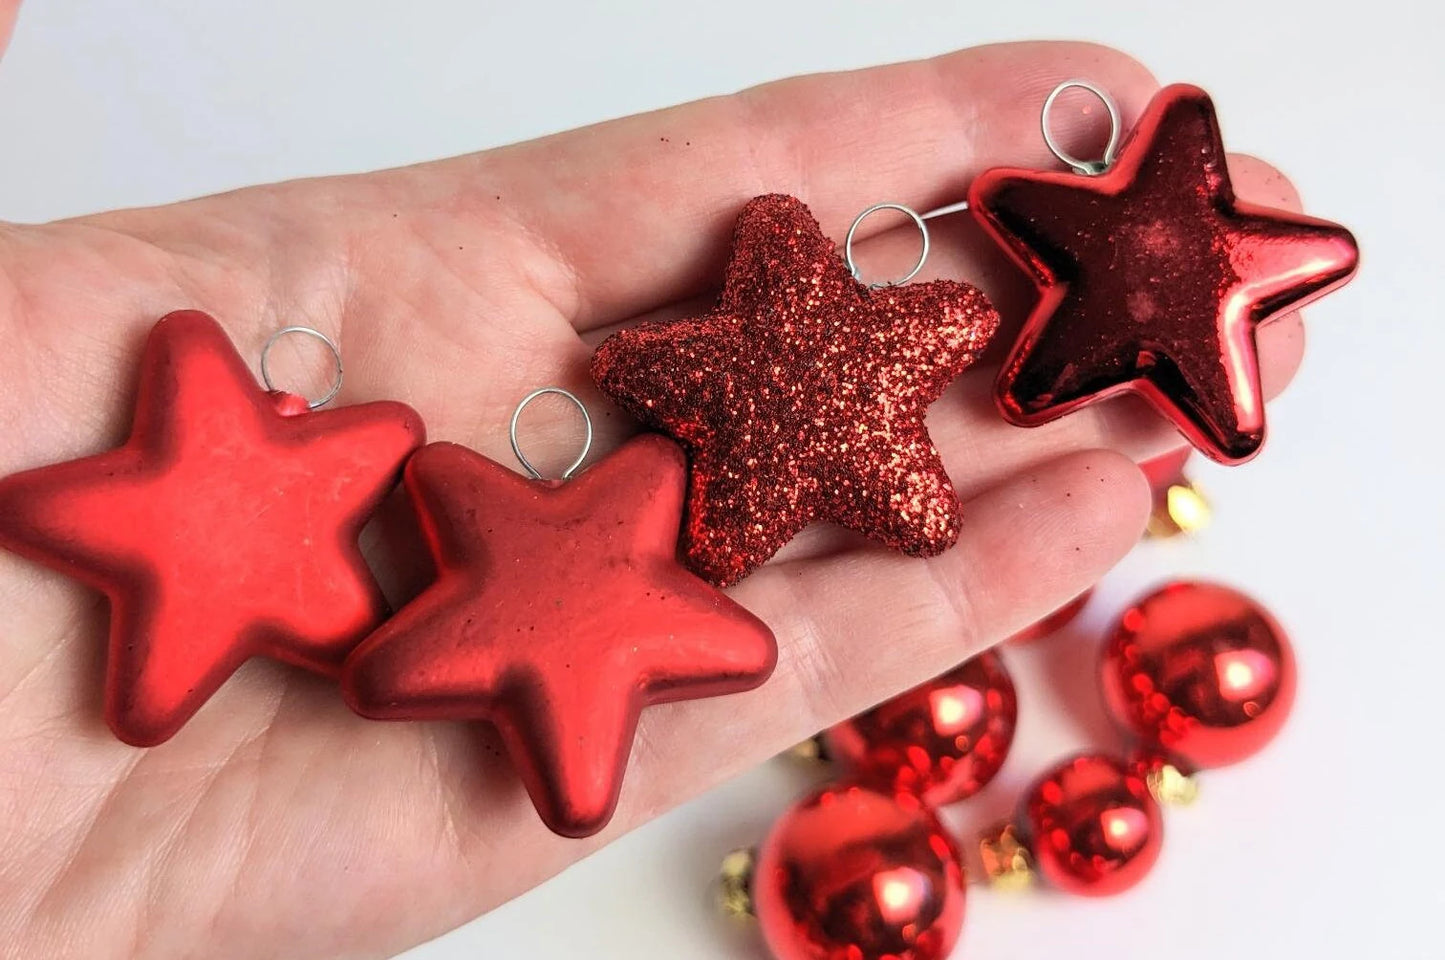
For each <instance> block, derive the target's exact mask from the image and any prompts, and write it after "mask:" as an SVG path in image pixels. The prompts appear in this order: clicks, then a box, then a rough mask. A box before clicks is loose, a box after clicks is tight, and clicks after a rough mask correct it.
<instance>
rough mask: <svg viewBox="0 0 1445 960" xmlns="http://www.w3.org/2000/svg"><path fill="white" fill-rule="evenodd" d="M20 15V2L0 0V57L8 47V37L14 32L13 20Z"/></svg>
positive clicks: (16, 0) (17, 0)
mask: <svg viewBox="0 0 1445 960" xmlns="http://www.w3.org/2000/svg"><path fill="white" fill-rule="evenodd" d="M19 15H20V0H0V56H3V55H4V54H5V50H6V48H7V47H9V46H10V35H11V34H12V33H13V32H14V31H15V18H16V17H18V16H19Z"/></svg>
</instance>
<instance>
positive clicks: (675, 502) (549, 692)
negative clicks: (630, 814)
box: [342, 434, 777, 837]
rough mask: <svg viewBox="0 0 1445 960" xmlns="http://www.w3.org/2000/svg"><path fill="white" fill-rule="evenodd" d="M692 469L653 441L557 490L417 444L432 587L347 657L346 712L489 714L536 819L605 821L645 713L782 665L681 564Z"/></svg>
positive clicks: (598, 825)
mask: <svg viewBox="0 0 1445 960" xmlns="http://www.w3.org/2000/svg"><path fill="white" fill-rule="evenodd" d="M686 469H687V468H686V462H685V459H684V457H683V452H682V450H681V449H679V448H678V447H677V445H676V444H674V443H672V442H670V441H668V440H666V439H665V438H663V437H660V436H658V435H656V434H649V435H645V436H642V437H639V438H637V439H635V440H633V441H631V442H630V443H628V444H627V445H626V446H624V447H623V448H622V449H621V450H619V451H618V452H617V453H615V454H613V455H612V456H611V457H608V458H607V459H606V460H604V461H602V462H601V463H599V464H597V465H596V466H594V467H593V468H591V469H590V470H588V471H587V472H585V473H583V474H582V475H581V476H579V477H577V478H576V479H573V480H568V481H560V482H558V481H539V480H528V479H526V478H523V477H521V476H519V475H518V474H515V473H513V472H512V471H510V470H508V469H506V468H505V467H503V466H501V465H499V464H497V463H494V462H493V461H491V460H488V459H487V458H486V457H483V456H482V455H481V454H478V453H474V452H472V451H471V450H468V449H467V448H465V447H461V446H457V445H456V444H450V443H434V444H431V445H430V446H427V447H424V448H423V449H422V450H420V451H419V452H418V453H417V454H416V455H415V456H413V457H412V459H411V461H410V462H409V463H408V464H407V467H406V471H405V479H404V483H405V486H406V489H407V491H408V492H409V493H410V495H411V498H412V502H413V503H414V505H415V507H416V511H417V515H418V518H419V520H420V523H421V529H422V532H423V535H424V537H425V540H426V543H427V545H428V547H429V548H430V550H431V554H432V557H433V559H434V560H435V563H436V569H437V579H436V582H435V583H433V584H432V585H431V586H430V587H428V588H427V589H426V590H425V591H423V593H422V594H421V595H420V596H419V597H417V598H416V599H415V600H413V601H412V602H411V603H410V604H408V605H407V606H405V607H403V608H402V609H401V610H400V611H399V612H398V613H397V614H396V615H395V616H394V617H392V618H391V619H390V620H388V621H387V622H386V623H385V624H383V625H382V626H381V628H380V629H378V630H377V631H376V633H374V634H373V635H372V636H371V637H370V638H368V639H367V640H366V641H365V642H363V643H362V644H361V646H360V647H358V648H357V649H356V651H355V652H354V653H353V654H352V655H351V657H350V659H348V660H347V662H346V668H345V671H344V672H343V674H342V690H343V692H344V694H345V696H346V700H347V702H348V703H349V704H351V706H352V708H353V709H354V710H356V712H358V713H360V714H362V715H363V716H366V717H372V718H375V719H381V720H488V721H490V722H492V723H493V724H494V725H495V726H496V728H497V729H498V731H499V732H500V733H501V735H502V738H503V740H504V741H505V743H506V745H507V749H508V752H509V753H510V754H511V756H512V758H513V762H514V763H515V764H516V766H517V769H518V772H519V773H520V775H521V778H522V780H523V782H524V783H525V785H526V787H527V790H528V792H529V793H530V794H531V796H532V802H533V803H534V804H535V805H536V807H537V811H538V813H540V814H541V816H542V819H543V820H544V821H545V822H546V824H547V826H549V827H550V828H552V830H554V831H555V832H557V833H559V834H562V835H564V836H570V837H584V836H589V835H591V834H593V833H596V832H597V831H598V830H600V829H602V827H604V826H605V825H606V824H607V822H608V820H609V819H610V818H611V816H612V813H613V810H614V809H615V808H616V805H617V798H618V793H619V791H620V790H621V786H622V776H623V772H624V770H625V768H626V765H627V757H628V754H629V753H630V752H631V749H632V738H633V732H634V730H635V729H636V726H637V719H638V714H639V713H640V711H641V710H642V708H643V707H645V706H647V705H648V704H653V703H662V702H665V701H670V700H685V699H694V698H698V697H710V696H715V695H718V694H724V693H732V692H736V691H741V690H747V689H750V688H752V687H755V686H757V685H758V684H760V683H762V682H763V681H764V680H765V679H767V677H768V675H769V674H770V673H771V672H772V669H773V665H774V663H775V661H776V659H777V648H776V645H775V644H774V641H773V635H772V632H771V631H770V630H769V629H768V628H767V626H766V625H764V624H763V623H762V621H760V620H758V619H757V618H756V617H754V616H753V615H752V614H750V613H748V612H747V611H746V610H744V609H743V608H742V607H741V606H739V605H738V604H736V603H734V602H733V601H731V600H729V599H728V598H727V597H725V596H724V595H723V594H722V593H720V592H719V591H717V590H715V589H714V588H712V587H710V586H709V585H708V584H706V583H704V582H703V581H702V580H700V579H698V578H697V577H695V576H693V575H692V574H690V573H688V572H687V571H686V570H685V569H683V567H682V566H681V565H680V564H679V563H678V560H677V530H678V524H679V523H680V521H681V517H682V502H683V495H684V489H685V484H686V479H685V478H686Z"/></svg>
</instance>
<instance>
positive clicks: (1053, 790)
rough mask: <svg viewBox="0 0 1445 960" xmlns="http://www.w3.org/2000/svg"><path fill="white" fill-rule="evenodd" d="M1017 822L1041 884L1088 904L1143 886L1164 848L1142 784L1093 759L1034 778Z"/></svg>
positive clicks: (1155, 808) (1160, 824)
mask: <svg viewBox="0 0 1445 960" xmlns="http://www.w3.org/2000/svg"><path fill="white" fill-rule="evenodd" d="M1019 821H1020V824H1019V825H1020V826H1021V827H1023V830H1024V833H1025V835H1026V836H1027V837H1028V841H1029V847H1030V849H1031V850H1032V852H1033V855H1034V861H1035V863H1036V865H1037V869H1038V871H1039V873H1041V874H1042V875H1043V877H1044V879H1046V880H1047V881H1048V882H1049V883H1050V884H1052V885H1053V886H1054V887H1057V888H1058V889H1060V890H1064V891H1067V892H1069V893H1077V894H1082V895H1084V896H1090V897H1106V896H1111V895H1113V894H1116V893H1122V892H1123V891H1125V890H1128V889H1129V888H1130V887H1132V886H1134V885H1135V884H1136V883H1138V882H1139V881H1140V880H1142V879H1144V876H1145V875H1146V874H1147V873H1148V872H1149V870H1150V868H1152V867H1153V866H1154V862H1155V861H1156V860H1158V859H1159V849H1160V845H1161V844H1162V843H1163V840H1164V821H1163V818H1162V816H1161V815H1160V811H1159V803H1158V801H1156V800H1155V799H1154V797H1153V796H1151V795H1150V793H1149V789H1148V787H1147V786H1146V785H1145V783H1144V779H1143V778H1142V777H1140V776H1138V775H1136V774H1135V773H1133V772H1131V771H1130V770H1129V769H1128V767H1127V766H1126V765H1125V764H1124V762H1123V761H1120V760H1116V759H1114V758H1112V757H1108V756H1104V755H1101V754H1084V755H1082V756H1078V757H1073V758H1072V759H1069V760H1065V761H1064V762H1063V763H1060V764H1059V765H1058V766H1056V767H1054V768H1053V769H1052V770H1050V771H1049V772H1047V773H1046V774H1044V775H1043V776H1042V777H1041V778H1039V780H1037V781H1036V782H1035V783H1034V785H1033V786H1032V787H1031V788H1030V789H1029V791H1028V792H1027V793H1026V794H1025V795H1024V802H1023V807H1022V810H1021V812H1020V814H1019Z"/></svg>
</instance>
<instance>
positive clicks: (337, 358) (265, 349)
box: [261, 327, 345, 410]
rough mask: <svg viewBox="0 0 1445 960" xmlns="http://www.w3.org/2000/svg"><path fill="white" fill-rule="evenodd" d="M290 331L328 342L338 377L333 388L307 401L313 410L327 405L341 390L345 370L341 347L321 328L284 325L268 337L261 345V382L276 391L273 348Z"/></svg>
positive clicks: (327, 347)
mask: <svg viewBox="0 0 1445 960" xmlns="http://www.w3.org/2000/svg"><path fill="white" fill-rule="evenodd" d="M288 333H300V334H303V335H305V336H308V337H315V338H316V339H317V340H320V341H321V342H322V343H324V344H326V349H327V350H330V351H331V359H332V362H333V363H334V364H335V366H336V379H335V380H333V381H332V382H331V389H330V390H327V391H326V393H325V394H323V395H322V396H321V397H319V398H318V399H316V400H307V401H306V406H307V407H308V408H309V409H312V410H315V409H316V408H317V407H324V406H326V405H327V404H328V403H330V402H331V401H332V400H335V399H336V395H337V394H338V393H340V392H341V381H342V379H343V378H344V377H345V372H344V371H343V370H342V367H341V348H340V347H338V346H337V345H336V342H335V341H334V340H332V339H331V338H330V337H328V336H327V335H326V334H324V333H322V332H321V331H320V330H316V329H313V328H311V327H282V328H281V329H280V330H277V331H276V332H275V333H273V334H271V336H269V337H267V338H266V343H265V345H264V346H262V347H261V382H262V383H264V384H266V389H267V390H270V391H272V392H275V391H276V384H275V383H273V382H272V380H271V366H270V363H269V361H270V359H271V348H272V347H274V346H275V345H276V341H277V340H280V339H281V338H282V337H284V336H286V334H288Z"/></svg>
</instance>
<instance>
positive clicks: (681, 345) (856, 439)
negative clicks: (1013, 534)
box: [592, 194, 998, 584]
mask: <svg viewBox="0 0 1445 960" xmlns="http://www.w3.org/2000/svg"><path fill="white" fill-rule="evenodd" d="M997 326H998V314H997V313H996V311H995V310H994V309H993V307H992V306H990V304H989V302H988V300H987V299H986V298H985V297H984V296H983V294H982V293H980V292H979V291H978V290H977V289H975V288H973V287H971V286H969V285H967V284H963V283H957V282H954V281H948V280H940V281H934V282H932V283H918V284H912V285H908V286H899V287H883V288H881V289H878V290H870V289H869V288H868V287H866V286H864V285H863V284H861V283H859V282H857V281H856V280H854V279H853V278H852V277H851V276H850V275H849V273H848V268H847V266H846V265H845V264H844V263H843V260H842V259H841V258H840V257H839V256H838V254H837V251H836V249H835V245H834V243H833V242H832V241H831V240H829V239H828V238H827V237H826V236H824V235H823V232H822V230H821V228H820V227H819V226H818V223H817V221H816V220H814V219H813V216H812V214H811V213H810V212H809V211H808V208H807V207H806V206H804V205H803V203H802V202H801V201H799V200H797V199H796V198H793V197H788V196H783V195H778V194H770V195H767V196H762V197H757V198H755V199H753V200H752V201H750V202H749V203H748V204H747V206H746V207H744V208H743V212H742V214H741V216H740V217H739V218H738V223H737V229H736V233H735V235H734V238H733V252H732V257H731V259H730V261H729V263H728V266H727V271H726V275H725V277H724V282H723V291H722V296H721V298H720V299H719V301H718V304H717V306H716V307H715V308H714V309H713V310H712V311H710V312H709V313H707V314H705V315H703V316H701V317H698V318H696V319H687V320H677V321H658V322H653V323H644V324H641V325H639V326H637V327H634V328H632V329H629V330H625V331H623V332H621V333H618V334H616V335H614V336H612V337H610V338H609V339H608V340H607V341H606V342H604V343H603V344H602V346H601V348H600V349H599V350H598V351H597V354H596V356H595V357H594V358H593V362H592V373H593V376H594V377H595V379H596V380H597V383H598V385H599V386H600V387H601V388H602V389H603V390H604V391H605V392H606V393H608V394H609V395H610V396H611V397H612V398H613V399H614V400H616V401H617V402H618V403H619V404H621V405H622V406H623V407H624V408H625V409H627V410H628V411H629V412H630V413H632V414H633V415H634V416H636V417H637V418H638V419H639V420H641V421H642V422H644V423H646V424H647V425H649V426H651V427H655V428H657V429H659V430H662V431H663V432H665V433H667V434H669V435H671V436H673V437H675V438H676V439H677V440H678V441H679V442H681V443H682V444H683V446H684V447H685V448H686V449H687V451H688V453H689V455H690V457H691V472H690V475H689V485H688V505H687V517H686V522H685V524H684V527H683V537H682V547H683V552H684V556H685V558H686V560H687V562H688V564H689V565H690V566H691V567H692V568H693V569H694V570H695V571H696V572H697V573H699V574H700V575H701V576H703V577H705V578H707V579H708V580H711V581H712V582H714V583H717V584H729V583H733V582H736V581H737V580H740V579H741V578H742V577H744V576H746V575H747V574H748V572H749V571H751V570H752V569H753V568H754V567H756V566H757V565H758V564H760V563H762V562H764V561H765V560H767V559H768V558H769V557H771V556H772V555H773V554H774V553H776V552H777V550H778V549H779V548H780V547H782V546H783V544H785V543H787V542H788V540H790V539H791V538H792V537H793V536H794V535H795V534H796V533H797V532H798V531H799V530H801V529H802V528H803V527H804V526H806V525H807V524H808V523H810V522H812V521H814V520H828V521H832V522H834V523H837V524H840V525H842V526H845V527H848V528H850V529H853V530H857V531H859V532H861V533H863V534H866V535H867V536H869V537H872V538H873V539H875V540H878V541H879V542H881V543H884V544H887V545H888V546H890V547H893V548H895V549H898V550H901V551H902V552H904V553H907V554H910V555H914V556H931V555H934V554H937V553H940V552H942V551H943V550H946V549H947V548H948V547H950V546H952V544H953V543H954V541H955V540H956V539H957V538H958V531H959V526H960V522H961V518H960V507H959V502H958V497H957V495H956V494H955V493H954V491H953V485H952V484H951V483H950V482H949V479H948V476H947V474H945V473H944V470H943V464H942V462H941V461H940V459H939V456H938V452H937V450H935V449H934V446H933V442H932V441H931V440H930V439H929V436H928V432H927V430H926V429H925V428H924V425H923V417H924V413H925V411H926V410H927V408H928V405H929V404H930V403H932V402H933V401H934V400H936V399H937V398H938V397H939V396H940V395H941V394H942V393H943V391H944V389H945V388H946V387H947V386H948V384H949V383H950V382H951V381H952V380H953V379H954V378H955V377H957V376H958V374H959V373H961V372H962V371H963V370H964V369H965V368H966V367H968V366H969V365H970V364H972V363H973V362H974V360H975V359H977V357H978V355H979V353H980V352H981V351H982V350H983V348H984V346H985V345H986V344H987V343H988V340H989V337H990V336H992V334H993V332H994V330H995V329H996V328H997Z"/></svg>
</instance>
